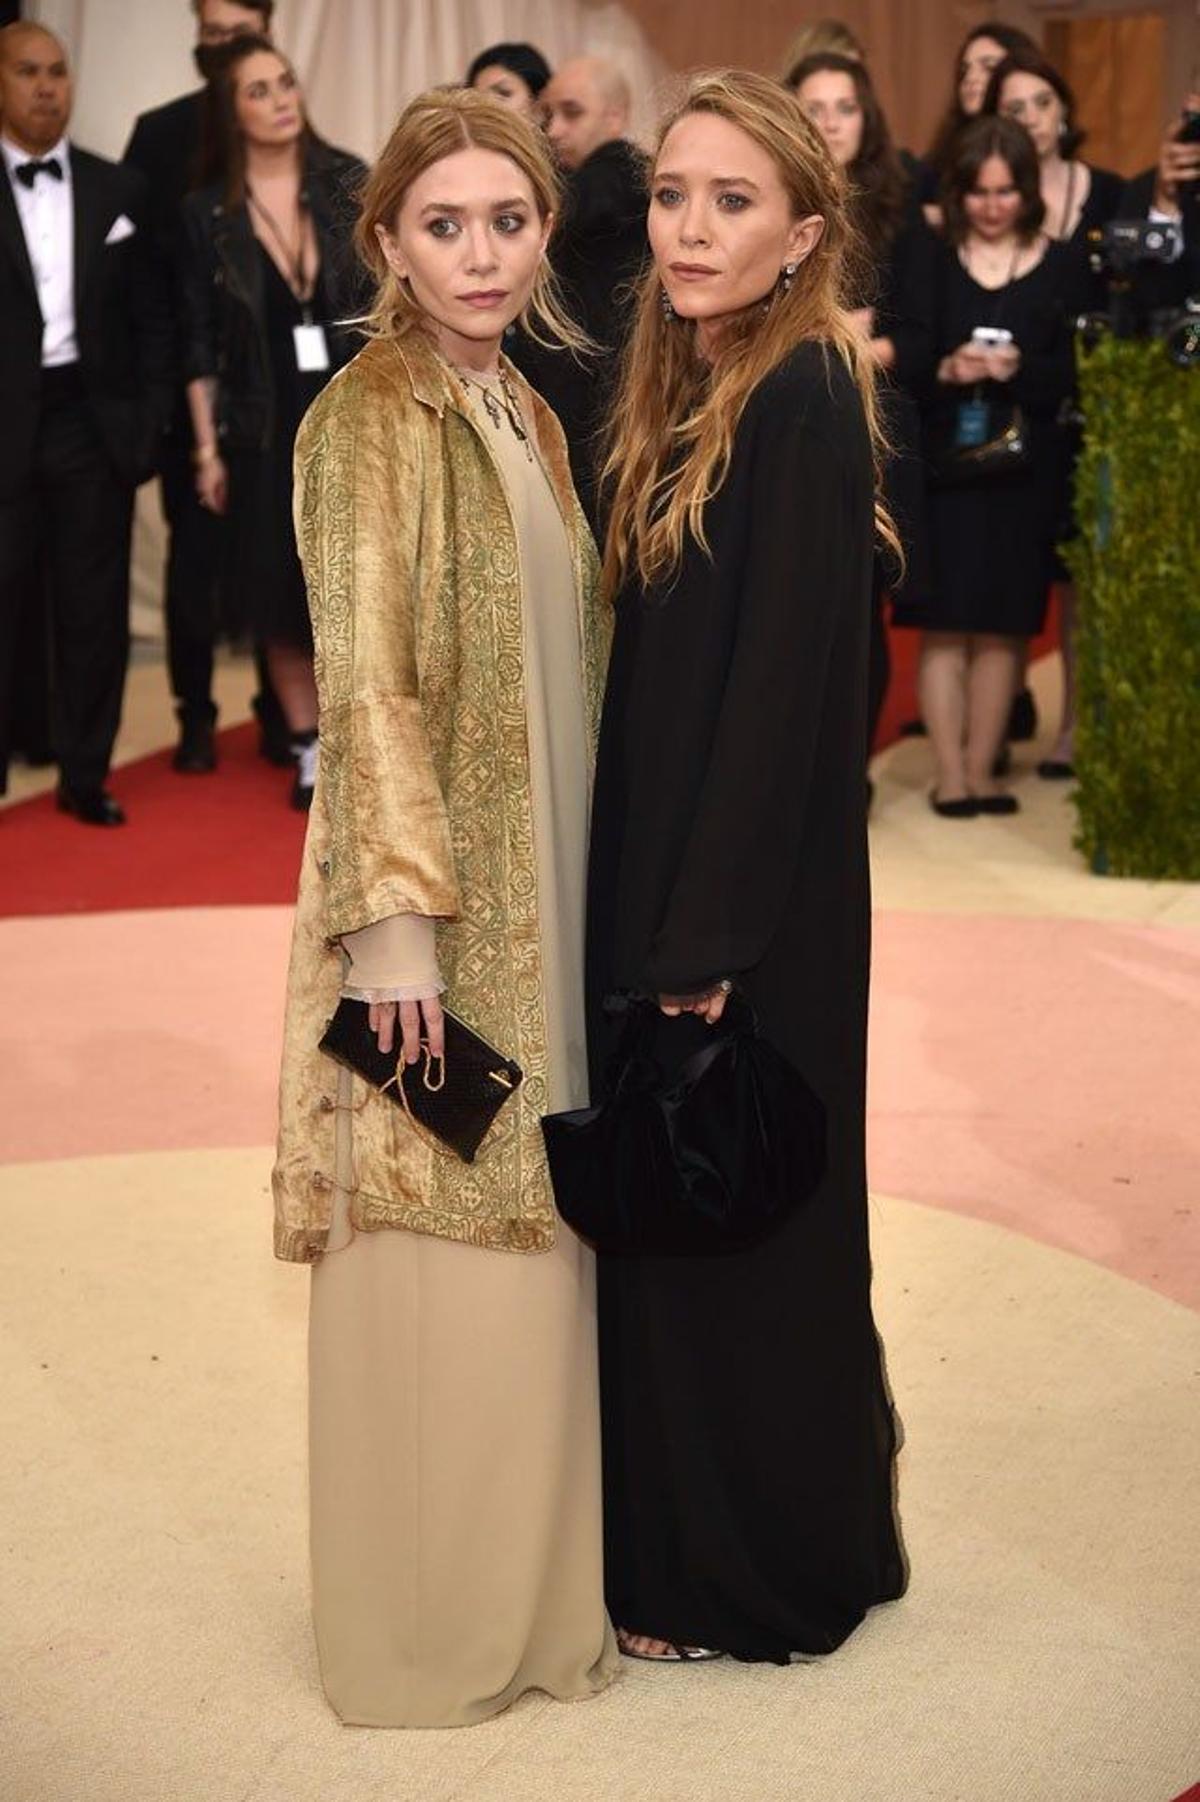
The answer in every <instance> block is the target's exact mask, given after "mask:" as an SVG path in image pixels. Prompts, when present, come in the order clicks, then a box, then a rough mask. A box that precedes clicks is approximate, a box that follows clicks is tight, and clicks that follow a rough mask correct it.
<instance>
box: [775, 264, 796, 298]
mask: <svg viewBox="0 0 1200 1802" xmlns="http://www.w3.org/2000/svg"><path fill="white" fill-rule="evenodd" d="M799 267H800V265H799V263H786V264H785V265H784V269H783V274H782V275H781V276H780V278H779V286H780V288H781V289H782V290H783V292H784V293H785V294H788V293H790V292H791V286H792V283H793V282H794V281H795V279H796V271H797V269H799Z"/></svg>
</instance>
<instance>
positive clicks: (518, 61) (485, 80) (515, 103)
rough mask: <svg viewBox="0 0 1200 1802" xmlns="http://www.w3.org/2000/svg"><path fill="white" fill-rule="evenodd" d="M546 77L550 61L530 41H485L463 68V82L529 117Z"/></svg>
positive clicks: (548, 74)
mask: <svg viewBox="0 0 1200 1802" xmlns="http://www.w3.org/2000/svg"><path fill="white" fill-rule="evenodd" d="M549 79H550V64H549V63H548V62H547V61H546V59H545V57H544V56H543V55H542V53H541V51H540V50H535V49H534V47H533V45H532V44H489V45H488V47H487V49H486V50H481V51H480V52H479V55H478V56H477V57H476V58H475V60H474V62H473V63H472V64H471V67H470V68H469V69H468V70H467V79H466V81H465V82H464V83H463V86H464V87H468V88H474V89H476V91H477V92H478V93H480V94H486V95H487V97H488V99H489V100H498V101H499V102H500V105H501V106H506V107H508V108H509V110H510V111H511V112H515V113H523V114H524V115H525V117H526V118H527V119H533V118H536V116H537V111H538V100H539V98H540V96H541V92H542V89H543V88H544V87H545V85H546V83H547V82H548V81H549Z"/></svg>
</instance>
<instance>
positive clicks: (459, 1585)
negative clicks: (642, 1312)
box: [309, 387, 618, 1727]
mask: <svg viewBox="0 0 1200 1802" xmlns="http://www.w3.org/2000/svg"><path fill="white" fill-rule="evenodd" d="M467 392H468V397H469V400H470V404H471V411H472V416H473V418H474V419H475V423H476V424H477V426H478V429H479V430H480V432H481V433H482V434H483V435H484V437H485V440H486V442H487V444H488V446H489V448H490V449H491V450H492V451H493V453H494V454H495V456H496V458H497V460H498V462H499V465H500V468H501V472H502V474H503V477H504V482H505V487H506V489H507V492H508V496H509V501H510V504H511V506H512V511H513V517H514V522H515V525H516V530H517V541H518V545H519V547H520V556H521V570H522V578H523V591H524V599H525V609H526V613H525V679H526V691H527V697H528V700H527V708H528V716H529V747H530V757H531V765H532V774H533V801H534V822H535V841H536V856H537V871H538V885H539V919H540V926H541V946H542V962H543V976H544V986H545V1006H546V1024H547V1034H548V1049H549V1073H550V1076H549V1089H550V1107H551V1109H552V1110H554V1109H560V1108H568V1107H577V1106H580V1105H582V1104H583V1103H584V1102H585V1101H586V1096H587V1075H586V1054H585V1039H584V1019H583V926H584V876H585V862H586V847H587V745H586V737H585V726H584V706H583V692H582V681H581V674H580V655H579V633H578V622H577V614H576V603H575V580H574V574H573V570H572V563H571V555H570V548H569V544H568V539H567V534H566V530H565V528H564V525H563V521H562V517H561V515H560V513H559V511H558V506H557V503H556V501H555V499H554V494H553V491H552V489H551V487H550V483H549V481H548V479H547V477H546V475H545V472H544V471H543V469H542V466H541V463H540V461H538V460H537V458H536V456H533V457H531V456H530V455H529V454H528V452H527V448H526V445H525V444H524V443H522V442H521V440H520V439H519V438H518V436H517V435H516V433H515V432H514V430H513V427H512V425H511V423H510V421H509V418H508V416H507V414H506V413H505V412H504V410H503V408H500V418H501V423H500V426H499V427H497V425H496V424H495V421H494V417H493V413H492V411H491V410H489V409H488V408H487V407H485V405H484V404H483V399H482V395H481V394H480V393H479V391H478V390H477V389H476V388H474V387H471V388H470V389H468V391H467ZM496 398H497V400H501V399H503V396H502V395H500V394H499V392H498V391H496ZM347 1080H348V1079H347ZM340 1098H341V1099H342V1100H345V1099H347V1096H346V1095H343V1096H342V1097H340ZM338 1121H339V1141H338V1175H339V1178H340V1180H341V1181H342V1182H343V1183H344V1182H345V1180H346V1178H347V1174H348V1172H349V1170H350V1168H351V1165H350V1155H351V1143H350V1134H351V1131H352V1125H351V1122H352V1115H351V1113H350V1112H349V1111H348V1110H347V1109H345V1108H341V1109H339V1113H338ZM329 1244H330V1249H329V1252H328V1253H327V1254H326V1256H325V1257H324V1258H323V1259H322V1260H321V1261H320V1262H318V1263H317V1264H316V1265H315V1267H314V1269H313V1273H312V1303H311V1314H310V1331H309V1376H310V1422H309V1430H310V1464H311V1506H312V1527H311V1538H312V1563H313V1614H314V1621H315V1626H316V1636H317V1648H318V1653H319V1657H320V1664H321V1676H322V1681H323V1683H324V1687H325V1691H326V1694H327V1695H328V1697H329V1700H330V1702H331V1703H332V1705H333V1707H334V1708H335V1709H336V1711H337V1713H338V1714H339V1715H340V1716H341V1718H342V1719H343V1720H344V1721H346V1722H347V1723H351V1724H355V1725H362V1726H376V1727H378V1726H391V1727H401V1726H405V1727H449V1726H459V1725H467V1724H470V1723H471V1722H475V1721H480V1720H484V1719H486V1718H487V1717H488V1716H489V1715H493V1714H496V1713H498V1712H499V1711H500V1710H501V1709H503V1708H505V1707H507V1706H508V1705H509V1703H511V1702H513V1701H514V1700H515V1699H516V1698H517V1697H518V1696H519V1695H521V1694H522V1693H523V1692H524V1691H525V1690H529V1689H540V1690H545V1691H548V1692H549V1693H550V1694H551V1695H553V1696H557V1697H562V1698H564V1699H569V1698H576V1697H583V1696H587V1695H591V1694H594V1693H595V1692H596V1691H598V1690H601V1689H603V1688H605V1687H606V1685H607V1684H608V1683H609V1682H611V1680H612V1678H613V1676H614V1674H615V1671H616V1666H617V1662H618V1659H617V1653H616V1648H615V1644H614V1641H613V1636H612V1631H611V1628H610V1626H609V1624H608V1621H607V1618H606V1616H605V1612H604V1587H603V1570H602V1537H601V1514H600V1493H601V1485H600V1429H599V1411H598V1400H597V1373H596V1318H595V1286H594V1268H593V1259H592V1255H591V1253H590V1252H588V1251H587V1250H586V1249H585V1248H584V1247H583V1246H582V1245H581V1244H580V1243H579V1241H578V1240H577V1239H576V1238H575V1237H574V1236H573V1235H572V1234H571V1233H570V1232H568V1231H567V1230H566V1229H565V1228H562V1229H560V1232H559V1235H558V1241H557V1244H556V1245H555V1247H554V1249H553V1250H552V1251H551V1252H548V1253H544V1254H520V1253H512V1252H499V1251H484V1250H480V1249H478V1248H476V1247H474V1246H469V1245H464V1244H460V1243H458V1242H456V1241H453V1240H448V1239H438V1238H435V1237H432V1236H428V1235H423V1234H418V1233H411V1232H405V1231H393V1230H384V1231H380V1232H371V1233H358V1234H356V1233H355V1232H354V1231H353V1229H352V1228H351V1226H350V1224H349V1219H348V1206H347V1196H346V1192H345V1189H344V1188H339V1189H338V1190H337V1191H336V1192H335V1203H334V1219H333V1230H332V1233H331V1235H330V1242H329Z"/></svg>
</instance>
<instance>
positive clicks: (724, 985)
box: [717, 976, 733, 995]
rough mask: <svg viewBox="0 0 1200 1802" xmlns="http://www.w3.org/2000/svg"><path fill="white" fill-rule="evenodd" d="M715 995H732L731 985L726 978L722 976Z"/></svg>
mask: <svg viewBox="0 0 1200 1802" xmlns="http://www.w3.org/2000/svg"><path fill="white" fill-rule="evenodd" d="M717 993H718V994H719V995H732V993H733V984H732V982H730V980H729V978H728V976H723V977H722V978H721V980H720V982H719V983H718V984H717Z"/></svg>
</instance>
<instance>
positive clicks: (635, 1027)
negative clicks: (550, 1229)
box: [542, 994, 825, 1256]
mask: <svg viewBox="0 0 1200 1802" xmlns="http://www.w3.org/2000/svg"><path fill="white" fill-rule="evenodd" d="M625 1013H626V1018H625V1022H624V1026H623V1028H622V1030H621V1032H620V1036H619V1040H618V1044H617V1048H616V1051H615V1053H614V1055H613V1058H612V1061H611V1064H610V1067H609V1070H608V1073H607V1084H606V1093H607V1099H606V1100H605V1101H604V1102H602V1103H601V1105H600V1106H599V1107H592V1108H580V1109H577V1110H575V1111H573V1112H571V1113H565V1114H550V1115H547V1116H546V1118H545V1119H544V1120H543V1121H542V1130H543V1133H544V1135H545V1140H546V1153H547V1157H548V1159H549V1163H550V1175H551V1178H552V1180H553V1183H554V1200H555V1204H556V1206H557V1208H558V1211H559V1213H560V1214H561V1215H562V1217H563V1219H564V1220H565V1221H566V1222H567V1224H568V1226H570V1227H572V1228H573V1229H574V1230H575V1232H577V1233H578V1234H579V1236H580V1238H582V1239H584V1240H586V1241H587V1243H588V1244H589V1245H592V1246H594V1247H595V1249H596V1250H597V1251H601V1252H610V1253H634V1254H637V1253H646V1254H675V1255H681V1256H683V1255H693V1256H694V1255H697V1254H706V1253H707V1254H712V1253H720V1252H731V1251H741V1250H744V1249H746V1248H747V1247H749V1246H751V1245H753V1244H755V1243H757V1242H758V1241H759V1240H761V1239H763V1238H765V1237H766V1236H767V1234H769V1233H770V1232H771V1231H772V1230H773V1228H775V1227H776V1226H778V1225H780V1224H781V1223H782V1221H784V1220H785V1219H786V1218H787V1217H788V1216H789V1215H790V1214H792V1213H793V1212H794V1211H795V1209H796V1208H798V1207H800V1206H801V1205H802V1204H803V1203H804V1202H805V1201H806V1200H808V1199H809V1197H810V1196H811V1195H812V1193H813V1191H814V1190H815V1189H816V1187H817V1185H818V1184H819V1183H820V1181H821V1178H822V1176H823V1175H824V1171H825V1110H824V1107H823V1106H822V1104H821V1102H820V1101H819V1100H818V1099H817V1097H816V1096H815V1095H814V1094H813V1092H812V1090H811V1089H810V1088H809V1086H808V1084H807V1083H806V1082H805V1080H804V1078H803V1077H802V1076H801V1075H800V1073H799V1071H798V1070H796V1069H795V1068H794V1067H793V1066H792V1065H791V1064H790V1063H789V1062H788V1060H787V1059H786V1058H785V1057H783V1056H782V1054H781V1053H780V1052H779V1051H777V1050H776V1049H775V1047H774V1046H773V1045H772V1044H771V1043H770V1042H769V1041H768V1040H767V1039H765V1038H764V1037H763V1036H762V1034H761V1032H760V1031H759V1030H758V1025H757V1022H756V1019H755V1016H754V1013H753V1010H752V1009H751V1007H750V1006H749V1004H748V1003H747V1002H746V1001H745V1000H744V999H743V998H742V997H740V996H738V995H736V994H735V995H733V996H731V997H730V1000H729V1003H728V1004H727V1006H726V1010H725V1014H724V1015H723V1017H722V1019H721V1021H720V1022H719V1023H718V1024H717V1025H716V1026H711V1027H710V1026H707V1025H705V1024H704V1022H703V1021H701V1020H698V1019H697V1018H696V1017H695V1016H694V1015H681V1016H679V1017H677V1018H674V1019H671V1018H668V1017H667V1016H666V1015H664V1014H663V1013H662V1011H661V1009H660V1008H659V1007H658V1005H657V1003H656V1002H653V1001H647V1000H635V1001H631V1002H628V1003H626V1004H625Z"/></svg>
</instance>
